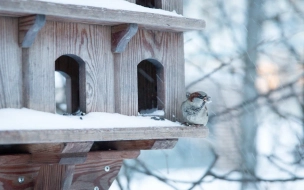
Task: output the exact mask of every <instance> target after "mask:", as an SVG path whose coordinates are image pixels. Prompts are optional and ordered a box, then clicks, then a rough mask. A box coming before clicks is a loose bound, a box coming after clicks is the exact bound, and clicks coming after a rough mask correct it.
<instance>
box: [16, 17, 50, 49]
mask: <svg viewBox="0 0 304 190" xmlns="http://www.w3.org/2000/svg"><path fill="white" fill-rule="evenodd" d="M45 21H46V17H45V15H32V16H26V17H21V18H19V43H20V44H21V47H23V48H29V47H31V45H32V44H33V43H34V41H35V38H36V36H37V34H38V32H39V31H40V30H41V28H42V27H43V26H44V24H45Z"/></svg>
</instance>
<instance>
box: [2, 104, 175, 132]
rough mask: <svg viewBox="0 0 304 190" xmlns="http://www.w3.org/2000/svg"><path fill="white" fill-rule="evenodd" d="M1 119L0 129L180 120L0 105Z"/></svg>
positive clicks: (112, 125)
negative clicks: (49, 110)
mask: <svg viewBox="0 0 304 190" xmlns="http://www.w3.org/2000/svg"><path fill="white" fill-rule="evenodd" d="M80 117H82V119H80ZM0 123H1V124H0V131H4V130H41V129H85V128H95V129H96V128H132V127H171V126H172V127H173V126H175V127H177V126H180V123H177V122H172V121H169V120H153V119H151V118H150V117H142V116H126V115H121V114H118V113H105V112H91V113H88V114H87V115H85V116H63V115H58V114H52V113H46V112H40V111H35V110H31V109H26V108H22V109H13V108H6V109H0Z"/></svg>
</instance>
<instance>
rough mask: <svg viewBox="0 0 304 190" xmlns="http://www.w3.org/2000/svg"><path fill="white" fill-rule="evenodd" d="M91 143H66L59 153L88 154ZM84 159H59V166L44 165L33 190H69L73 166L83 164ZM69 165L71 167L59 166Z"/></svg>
mask: <svg viewBox="0 0 304 190" xmlns="http://www.w3.org/2000/svg"><path fill="white" fill-rule="evenodd" d="M92 145H93V142H81V143H67V144H65V147H64V148H63V150H62V152H61V153H75V152H89V151H90V149H91V147H92ZM79 159H86V157H75V158H74V157H72V158H71V157H68V158H61V160H60V161H59V164H54V165H45V166H42V167H41V168H40V171H39V174H38V177H37V179H36V183H35V188H34V189H35V190H40V189H44V190H53V189H58V190H69V189H70V187H71V184H72V181H73V174H74V169H75V165H73V163H78V162H79V161H80V162H84V161H85V160H79ZM60 163H61V164H67V163H71V165H60Z"/></svg>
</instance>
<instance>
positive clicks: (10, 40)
mask: <svg viewBox="0 0 304 190" xmlns="http://www.w3.org/2000/svg"><path fill="white" fill-rule="evenodd" d="M21 107H22V62H21V48H20V47H19V44H18V19H16V18H8V17H0V109H1V108H21Z"/></svg>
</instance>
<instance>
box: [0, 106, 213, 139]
mask: <svg viewBox="0 0 304 190" xmlns="http://www.w3.org/2000/svg"><path fill="white" fill-rule="evenodd" d="M80 117H81V118H80ZM0 121H1V125H0V144H22V143H55V142H81V141H113V140H145V139H173V138H180V137H193V138H204V137H206V136H207V135H208V129H207V128H205V127H185V126H182V125H180V123H177V122H172V121H169V120H153V119H151V118H150V117H142V116H125V115H121V114H117V113H103V112H93V113H89V114H87V115H85V116H62V115H57V114H52V113H45V112H40V111H34V110H30V109H26V108H22V109H12V108H7V109H0Z"/></svg>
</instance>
